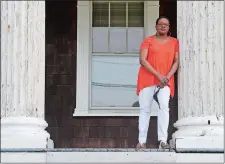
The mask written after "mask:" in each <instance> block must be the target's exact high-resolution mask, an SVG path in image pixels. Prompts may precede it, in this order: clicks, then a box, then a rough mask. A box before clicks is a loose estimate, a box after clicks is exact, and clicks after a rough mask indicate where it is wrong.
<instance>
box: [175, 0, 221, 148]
mask: <svg viewBox="0 0 225 164" xmlns="http://www.w3.org/2000/svg"><path fill="white" fill-rule="evenodd" d="M177 24H178V27H177V30H178V39H179V41H180V68H179V76H178V116H179V120H178V121H177V122H176V123H175V125H174V126H175V127H176V128H177V129H178V131H177V132H175V133H174V134H173V139H174V140H173V141H175V145H176V148H177V149H197V148H204V149H212V150H215V149H223V148H224V144H223V140H224V139H223V137H224V63H223V59H224V40H223V39H224V1H177Z"/></svg>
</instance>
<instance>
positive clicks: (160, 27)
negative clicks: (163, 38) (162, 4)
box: [156, 18, 170, 35]
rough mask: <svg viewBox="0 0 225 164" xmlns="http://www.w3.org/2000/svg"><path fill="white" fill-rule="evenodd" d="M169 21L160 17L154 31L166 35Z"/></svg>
mask: <svg viewBox="0 0 225 164" xmlns="http://www.w3.org/2000/svg"><path fill="white" fill-rule="evenodd" d="M169 28H170V23H169V21H168V20H167V19H165V18H161V19H160V20H159V21H158V24H157V25H156V31H157V32H158V33H159V34H160V35H166V34H167V33H168V32H169Z"/></svg>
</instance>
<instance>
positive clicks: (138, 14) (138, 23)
mask: <svg viewBox="0 0 225 164" xmlns="http://www.w3.org/2000/svg"><path fill="white" fill-rule="evenodd" d="M128 27H144V2H129V3H128Z"/></svg>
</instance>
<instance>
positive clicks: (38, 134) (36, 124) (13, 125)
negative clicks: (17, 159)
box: [1, 117, 50, 148]
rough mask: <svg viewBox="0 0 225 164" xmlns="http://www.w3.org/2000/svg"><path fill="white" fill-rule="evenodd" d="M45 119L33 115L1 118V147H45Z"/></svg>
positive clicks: (47, 138)
mask: <svg viewBox="0 0 225 164" xmlns="http://www.w3.org/2000/svg"><path fill="white" fill-rule="evenodd" d="M47 126H48V124H47V123H46V121H45V120H44V119H41V118H35V117H6V118H2V119H1V148H47V147H48V142H49V138H50V135H49V133H48V132H47V131H46V130H45V128H46V127H47Z"/></svg>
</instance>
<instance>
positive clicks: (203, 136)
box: [171, 116, 224, 152]
mask: <svg viewBox="0 0 225 164" xmlns="http://www.w3.org/2000/svg"><path fill="white" fill-rule="evenodd" d="M223 120H224V118H223V117H216V116H206V117H187V118H182V119H180V120H178V121H177V122H176V123H175V124H174V127H175V128H177V129H178V130H177V131H176V132H175V133H174V134H173V136H172V142H171V143H172V145H171V146H172V147H174V148H175V149H176V150H177V151H205V152H207V151H215V152H220V151H223V150H224V123H223Z"/></svg>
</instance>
